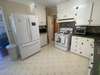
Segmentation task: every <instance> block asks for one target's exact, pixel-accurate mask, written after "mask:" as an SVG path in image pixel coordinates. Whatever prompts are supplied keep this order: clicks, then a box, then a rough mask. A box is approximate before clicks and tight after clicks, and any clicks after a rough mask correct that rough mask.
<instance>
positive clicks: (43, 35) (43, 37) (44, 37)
mask: <svg viewBox="0 0 100 75" xmlns="http://www.w3.org/2000/svg"><path fill="white" fill-rule="evenodd" d="M40 42H41V47H43V46H45V45H47V43H48V41H47V33H41V34H40Z"/></svg>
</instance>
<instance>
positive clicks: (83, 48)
mask: <svg viewBox="0 0 100 75" xmlns="http://www.w3.org/2000/svg"><path fill="white" fill-rule="evenodd" d="M71 52H73V53H75V54H77V55H80V56H84V57H87V58H88V59H89V63H88V75H91V73H92V69H93V65H94V39H92V38H86V37H80V36H72V41H71Z"/></svg>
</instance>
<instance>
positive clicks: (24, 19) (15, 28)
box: [10, 13, 40, 59]
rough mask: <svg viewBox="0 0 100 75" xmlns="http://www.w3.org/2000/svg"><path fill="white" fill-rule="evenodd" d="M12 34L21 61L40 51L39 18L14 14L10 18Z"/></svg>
mask: <svg viewBox="0 0 100 75" xmlns="http://www.w3.org/2000/svg"><path fill="white" fill-rule="evenodd" d="M10 20H11V23H12V24H11V26H12V32H13V37H14V41H12V42H13V43H15V44H16V45H17V47H18V49H19V50H18V51H19V54H20V56H21V59H25V58H27V57H29V56H31V55H33V54H35V53H37V52H39V51H40V35H39V24H38V18H37V17H36V16H33V15H23V14H15V13H14V14H12V15H11V16H10Z"/></svg>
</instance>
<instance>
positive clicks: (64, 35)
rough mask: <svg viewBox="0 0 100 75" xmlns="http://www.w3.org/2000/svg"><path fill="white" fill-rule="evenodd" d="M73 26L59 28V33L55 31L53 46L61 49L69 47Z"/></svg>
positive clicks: (64, 49) (65, 49)
mask: <svg viewBox="0 0 100 75" xmlns="http://www.w3.org/2000/svg"><path fill="white" fill-rule="evenodd" d="M72 32H73V28H60V32H59V33H55V47H56V48H59V49H61V50H63V51H68V50H69V49H70V43H71V36H72Z"/></svg>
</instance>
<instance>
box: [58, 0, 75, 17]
mask: <svg viewBox="0 0 100 75" xmlns="http://www.w3.org/2000/svg"><path fill="white" fill-rule="evenodd" d="M73 4H74V2H73V1H72V0H71V1H66V2H63V3H61V4H59V5H58V6H57V19H67V18H73V15H74V8H73Z"/></svg>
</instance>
